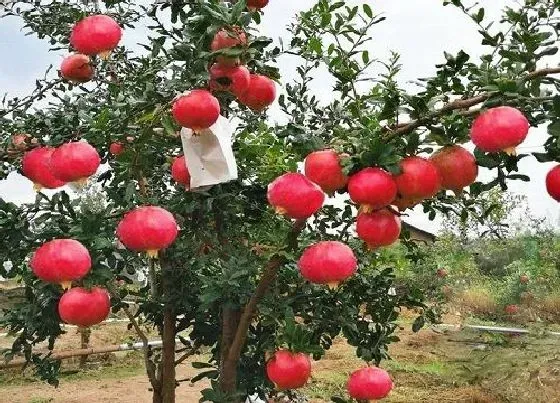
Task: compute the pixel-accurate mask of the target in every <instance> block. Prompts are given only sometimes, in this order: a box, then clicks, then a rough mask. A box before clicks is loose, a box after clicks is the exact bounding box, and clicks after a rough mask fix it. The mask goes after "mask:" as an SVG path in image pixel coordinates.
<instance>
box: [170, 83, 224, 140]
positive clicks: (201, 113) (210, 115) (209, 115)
mask: <svg viewBox="0 0 560 403" xmlns="http://www.w3.org/2000/svg"><path fill="white" fill-rule="evenodd" d="M172 113H173V117H174V118H175V121H176V122H177V123H178V124H180V125H181V126H183V127H187V128H189V129H192V130H193V131H195V132H199V131H202V130H204V129H208V128H209V127H210V126H212V125H213V124H214V123H216V121H217V120H218V117H219V116H220V102H218V100H217V99H216V97H214V96H213V95H212V94H211V93H210V92H209V91H206V90H193V91H190V92H188V93H186V94H184V95H181V96H180V97H179V98H177V99H176V100H175V102H174V103H173V110H172Z"/></svg>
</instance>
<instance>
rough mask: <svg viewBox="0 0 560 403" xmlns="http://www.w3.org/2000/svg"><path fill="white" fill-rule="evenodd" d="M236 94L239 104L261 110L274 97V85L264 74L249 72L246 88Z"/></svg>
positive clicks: (270, 102) (268, 104)
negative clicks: (249, 76) (249, 78)
mask: <svg viewBox="0 0 560 403" xmlns="http://www.w3.org/2000/svg"><path fill="white" fill-rule="evenodd" d="M236 95H237V98H238V100H239V102H240V103H241V104H243V105H245V106H246V107H248V108H250V109H253V110H254V111H262V110H263V109H266V108H267V107H269V106H270V105H272V103H273V102H274V100H275V99H276V85H275V84H274V81H272V80H271V79H270V78H268V77H266V76H262V75H259V74H251V80H250V81H249V87H248V88H247V90H246V91H245V92H243V93H241V94H236Z"/></svg>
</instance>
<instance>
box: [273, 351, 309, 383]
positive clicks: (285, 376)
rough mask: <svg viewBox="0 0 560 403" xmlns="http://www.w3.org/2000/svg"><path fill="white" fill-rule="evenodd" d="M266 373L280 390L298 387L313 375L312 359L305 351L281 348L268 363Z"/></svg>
mask: <svg viewBox="0 0 560 403" xmlns="http://www.w3.org/2000/svg"><path fill="white" fill-rule="evenodd" d="M266 374H267V376H268V379H270V380H271V381H272V382H273V383H274V385H275V387H276V388H277V389H279V390H286V389H298V388H301V387H303V386H304V385H305V384H306V383H307V381H308V380H309V377H310V376H311V359H310V358H309V356H308V355H307V354H304V353H292V352H291V351H288V350H279V351H277V352H275V353H274V355H273V356H272V358H271V359H270V360H269V361H268V362H267V363H266Z"/></svg>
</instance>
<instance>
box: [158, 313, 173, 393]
mask: <svg viewBox="0 0 560 403" xmlns="http://www.w3.org/2000/svg"><path fill="white" fill-rule="evenodd" d="M163 315H164V316H163V339H162V340H163V350H162V366H163V368H162V372H161V374H162V376H161V394H162V397H163V400H162V402H163V403H175V384H176V383H175V333H176V332H175V331H176V317H175V312H173V308H171V307H167V308H166V309H165V312H164V314H163Z"/></svg>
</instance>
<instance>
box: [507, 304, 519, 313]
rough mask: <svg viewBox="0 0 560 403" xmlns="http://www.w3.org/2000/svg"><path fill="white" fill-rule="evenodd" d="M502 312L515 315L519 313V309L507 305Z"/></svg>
mask: <svg viewBox="0 0 560 403" xmlns="http://www.w3.org/2000/svg"><path fill="white" fill-rule="evenodd" d="M504 311H505V313H506V314H507V315H515V314H516V313H517V312H519V307H518V306H517V305H515V304H511V305H507V306H506V307H505V308H504Z"/></svg>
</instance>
